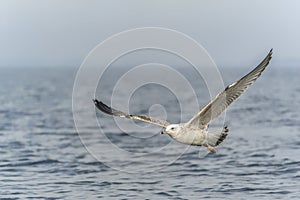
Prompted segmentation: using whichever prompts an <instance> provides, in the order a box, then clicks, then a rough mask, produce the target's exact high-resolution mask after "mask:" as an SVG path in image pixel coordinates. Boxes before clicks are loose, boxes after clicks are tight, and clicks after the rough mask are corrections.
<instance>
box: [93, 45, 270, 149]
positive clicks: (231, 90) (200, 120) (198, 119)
mask: <svg viewBox="0 0 300 200" xmlns="http://www.w3.org/2000/svg"><path fill="white" fill-rule="evenodd" d="M271 58H272V50H271V51H270V52H269V54H268V55H267V56H266V58H265V59H264V60H263V61H262V62H261V63H260V64H259V65H258V66H257V67H256V68H255V69H253V70H252V71H251V72H249V73H248V74H247V75H246V76H244V77H242V78H241V79H240V80H238V81H236V82H234V83H233V84H231V85H229V86H227V87H226V88H225V90H224V91H223V92H221V93H220V94H218V95H217V96H216V97H215V98H214V99H212V100H211V101H210V102H209V103H208V104H207V105H205V106H204V107H203V108H202V109H201V110H200V111H199V112H198V113H197V114H196V115H195V116H194V117H192V119H190V120H189V121H188V122H186V123H181V124H170V123H168V122H166V121H161V120H158V119H154V118H151V117H147V116H139V115H130V114H127V113H124V112H121V111H119V110H116V109H113V108H111V107H109V106H107V105H105V104H104V103H102V102H101V101H98V100H97V99H95V100H94V103H95V106H96V107H97V108H98V109H99V110H101V111H102V112H105V113H107V114H110V115H114V116H118V117H125V118H129V119H135V120H141V121H144V122H148V123H152V124H156V125H158V126H162V127H164V130H163V131H162V134H168V135H169V136H170V137H171V138H173V139H174V140H176V141H178V142H180V143H184V144H189V145H195V146H203V147H205V148H207V149H208V150H209V151H210V152H212V153H215V152H216V151H215V148H214V147H215V146H218V145H219V144H220V143H221V142H222V141H223V140H224V139H225V138H226V136H227V132H228V129H227V127H224V129H223V131H222V132H221V133H212V132H209V131H207V127H208V124H209V122H210V121H211V120H213V119H215V118H216V117H218V116H219V115H220V114H221V113H222V112H223V111H224V110H225V109H226V108H227V107H228V106H229V105H230V104H231V103H232V102H234V101H235V100H236V99H237V98H238V97H239V96H240V95H241V94H242V93H243V92H244V91H245V90H246V89H247V88H248V87H249V86H250V85H252V84H253V83H254V82H255V81H256V80H257V78H258V77H259V76H260V75H261V73H262V72H263V71H264V70H265V68H266V67H267V65H268V64H269V61H270V60H271Z"/></svg>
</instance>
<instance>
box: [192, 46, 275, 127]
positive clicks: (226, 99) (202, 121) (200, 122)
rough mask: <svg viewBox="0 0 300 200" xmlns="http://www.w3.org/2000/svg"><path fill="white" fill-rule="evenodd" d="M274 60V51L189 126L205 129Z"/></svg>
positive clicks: (227, 88) (218, 96)
mask: <svg viewBox="0 0 300 200" xmlns="http://www.w3.org/2000/svg"><path fill="white" fill-rule="evenodd" d="M271 58H272V49H271V50H270V52H269V54H268V55H267V56H266V57H265V59H264V60H263V61H262V62H261V63H260V64H259V65H258V66H257V67H256V68H255V69H253V70H252V71H251V72H249V73H248V74H247V75H245V76H244V77H242V78H241V79H240V80H238V81H236V82H235V83H233V84H231V85H229V86H227V87H226V88H225V90H224V91H223V92H221V93H220V94H218V95H217V96H216V97H215V98H214V99H212V100H211V101H210V102H209V103H208V104H207V105H206V106H204V107H203V108H202V109H201V110H200V111H199V112H198V113H197V114H196V115H195V116H194V117H193V118H192V119H191V120H190V121H189V122H187V125H189V126H197V127H200V128H204V127H206V126H207V124H208V123H209V122H210V121H211V120H212V119H215V118H216V117H218V116H219V115H220V114H221V113H222V112H223V111H224V110H225V109H226V108H227V107H228V106H229V105H230V104H231V103H232V102H234V101H235V100H236V99H237V98H238V97H239V96H240V95H241V94H243V93H244V92H245V90H246V89H247V88H248V87H249V86H250V85H252V84H253V83H254V82H255V81H256V79H257V78H258V77H259V76H260V75H261V73H262V72H263V71H264V70H265V68H266V67H267V65H268V64H269V61H270V60H271Z"/></svg>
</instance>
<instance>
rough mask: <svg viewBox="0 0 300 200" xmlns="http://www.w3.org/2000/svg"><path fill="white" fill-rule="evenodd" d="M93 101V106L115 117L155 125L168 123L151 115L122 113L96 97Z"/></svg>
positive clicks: (166, 124) (164, 125)
mask: <svg viewBox="0 0 300 200" xmlns="http://www.w3.org/2000/svg"><path fill="white" fill-rule="evenodd" d="M93 101H94V104H95V106H96V107H97V108H98V109H99V110H101V111H102V112H104V113H106V114H109V115H113V116H117V117H124V118H129V119H136V120H140V121H143V122H148V123H151V124H155V125H158V126H162V127H167V126H168V125H169V123H168V122H166V121H162V120H159V119H154V118H152V117H147V116H138V115H130V114H127V113H124V112H122V111H119V110H116V109H113V108H111V107H109V106H107V105H105V104H104V103H102V102H101V101H98V100H97V99H93Z"/></svg>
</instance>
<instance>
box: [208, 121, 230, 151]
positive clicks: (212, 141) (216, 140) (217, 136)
mask: <svg viewBox="0 0 300 200" xmlns="http://www.w3.org/2000/svg"><path fill="white" fill-rule="evenodd" d="M228 131H229V130H228V128H227V126H225V127H224V128H223V130H222V132H221V133H210V132H209V133H208V134H207V143H208V144H209V145H210V146H213V147H215V146H218V145H219V144H221V143H222V142H223V141H224V140H225V139H226V137H227V135H228Z"/></svg>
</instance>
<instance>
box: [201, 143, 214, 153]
mask: <svg viewBox="0 0 300 200" xmlns="http://www.w3.org/2000/svg"><path fill="white" fill-rule="evenodd" d="M203 147H205V148H206V149H207V150H208V151H210V153H216V152H217V151H216V149H215V148H213V147H212V146H210V145H209V144H205V145H203Z"/></svg>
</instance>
